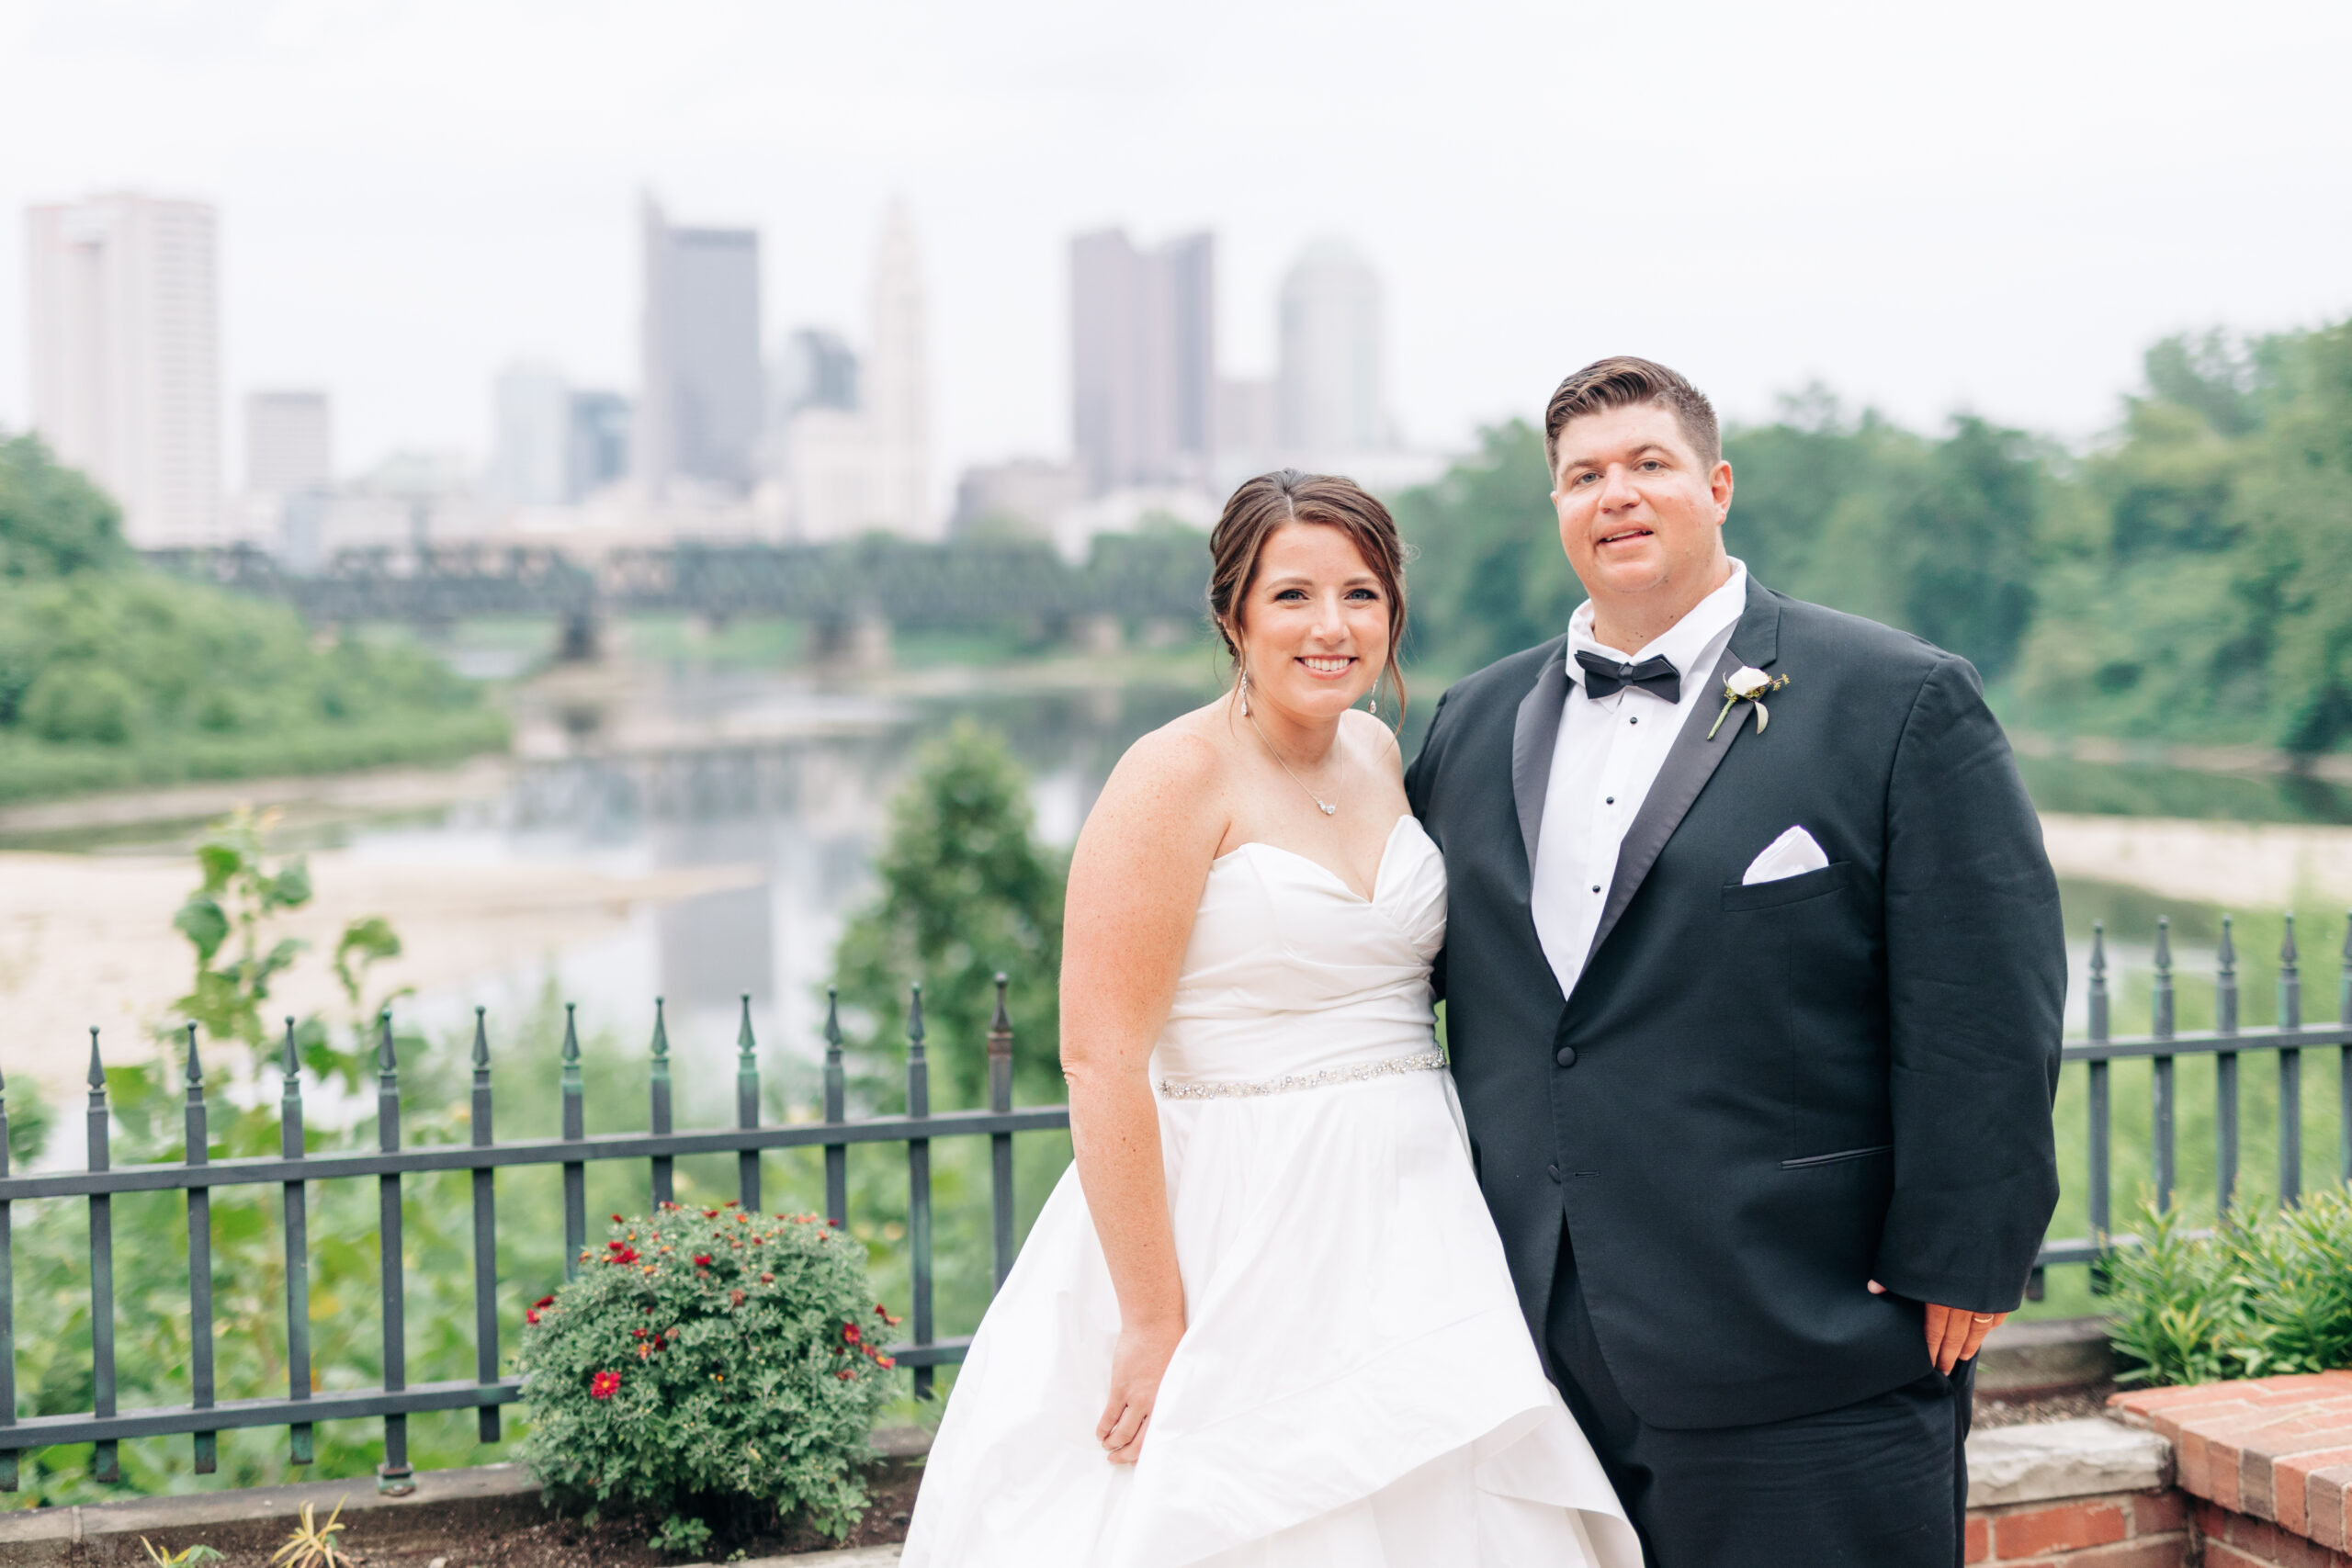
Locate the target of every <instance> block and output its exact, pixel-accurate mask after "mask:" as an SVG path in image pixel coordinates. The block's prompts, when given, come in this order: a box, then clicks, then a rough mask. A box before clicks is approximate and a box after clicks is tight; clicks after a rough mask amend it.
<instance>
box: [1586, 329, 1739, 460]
mask: <svg viewBox="0 0 2352 1568" xmlns="http://www.w3.org/2000/svg"><path fill="white" fill-rule="evenodd" d="M1644 403H1655V404H1657V406H1658V407H1660V408H1666V409H1672V410H1673V411H1674V419H1675V423H1678V424H1679V425H1681V426H1682V438H1683V439H1684V440H1685V441H1688V442H1690V443H1691V451H1693V452H1695V453H1697V454H1698V457H1699V461H1700V464H1701V465H1702V467H1704V468H1711V469H1712V468H1713V467H1714V466H1715V465H1716V464H1717V463H1720V462H1722V461H1723V457H1724V441H1723V432H1722V430H1721V429H1720V428H1719V427H1718V426H1717V425H1716V423H1715V406H1714V404H1713V403H1711V402H1709V401H1708V400H1707V394H1706V393H1704V392H1702V391H1701V390H1699V389H1698V388H1696V387H1694V386H1692V385H1691V383H1690V381H1689V380H1688V379H1686V378H1684V377H1682V376H1681V375H1679V374H1678V373H1677V372H1675V371H1672V370H1668V368H1667V367H1665V366H1663V365H1660V364H1658V363H1657V361H1656V360H1651V359H1636V358H1634V356H1633V355H1629V354H1620V355H1611V357H1609V358H1607V359H1596V360H1594V361H1593V362H1592V363H1591V364H1589V365H1588V366H1586V367H1584V368H1583V369H1581V370H1579V371H1577V372H1576V373H1575V374H1574V375H1572V376H1570V377H1569V378H1567V379H1566V380H1565V381H1563V382H1561V383H1560V385H1559V387H1558V389H1556V390H1555V391H1554V392H1553V394H1552V400H1551V402H1549V403H1548V404H1546V405H1545V406H1544V468H1545V470H1546V473H1547V476H1548V477H1549V478H1551V479H1555V480H1556V479H1558V478H1559V477H1560V432H1561V431H1563V430H1565V429H1566V428H1567V423H1568V421H1570V420H1572V419H1577V418H1581V417H1582V416H1583V415H1585V414H1589V413H1600V412H1604V411H1606V410H1609V409H1623V408H1634V407H1636V406H1638V405H1640V404H1644Z"/></svg>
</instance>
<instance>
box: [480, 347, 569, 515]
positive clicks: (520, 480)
mask: <svg viewBox="0 0 2352 1568" xmlns="http://www.w3.org/2000/svg"><path fill="white" fill-rule="evenodd" d="M491 403H492V424H493V426H494V436H495V438H494V439H493V441H492V445H491V451H492V457H491V489H492V492H493V493H494V494H495V495H496V496H497V498H498V499H499V500H501V501H504V502H513V503H515V504H516V505H521V506H558V505H560V504H562V503H563V502H565V501H567V500H569V499H571V497H570V494H569V491H570V489H571V486H570V483H569V479H570V474H569V469H570V467H571V384H570V383H569V382H568V381H566V380H565V379H564V376H563V372H562V371H560V370H558V369H555V368H554V367H551V366H546V365H532V364H516V365H509V366H508V367H506V368H505V369H503V370H502V371H500V372H499V373H498V381H497V384H496V386H495V387H494V388H493V389H492V394H491Z"/></svg>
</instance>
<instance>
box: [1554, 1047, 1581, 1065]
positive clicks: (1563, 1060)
mask: <svg viewBox="0 0 2352 1568" xmlns="http://www.w3.org/2000/svg"><path fill="white" fill-rule="evenodd" d="M1552 1060H1554V1061H1555V1062H1557V1063H1559V1064H1560V1066H1564V1067H1573V1066H1576V1065H1577V1048H1576V1047H1575V1046H1573V1045H1563V1046H1561V1047H1560V1049H1559V1050H1558V1051H1557V1052H1556V1053H1555V1054H1554V1055H1553V1057H1552Z"/></svg>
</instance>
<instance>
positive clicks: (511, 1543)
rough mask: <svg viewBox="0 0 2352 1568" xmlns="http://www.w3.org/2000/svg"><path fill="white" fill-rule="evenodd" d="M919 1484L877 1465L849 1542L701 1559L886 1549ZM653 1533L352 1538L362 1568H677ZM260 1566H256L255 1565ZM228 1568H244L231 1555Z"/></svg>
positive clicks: (732, 1550)
mask: <svg viewBox="0 0 2352 1568" xmlns="http://www.w3.org/2000/svg"><path fill="white" fill-rule="evenodd" d="M921 1481H922V1467H921V1466H920V1465H917V1464H912V1463H908V1462H906V1461H891V1462H889V1463H887V1464H884V1465H882V1466H879V1467H877V1468H876V1471H875V1472H873V1473H872V1474H871V1475H870V1476H869V1477H868V1479H867V1483H866V1485H867V1488H868V1490H869V1491H870V1492H871V1493H872V1495H873V1500H872V1502H871V1503H870V1504H868V1506H867V1507H866V1510H865V1518H864V1519H863V1520H861V1521H859V1524H858V1527H857V1529H854V1530H853V1531H851V1532H850V1536H849V1539H848V1540H840V1541H836V1540H833V1538H832V1537H831V1536H829V1535H825V1534H822V1533H821V1532H820V1531H817V1530H814V1529H809V1527H808V1526H806V1525H794V1526H787V1527H786V1528H785V1529H776V1528H775V1527H774V1526H773V1525H770V1526H769V1527H767V1528H765V1529H761V1528H758V1527H756V1526H752V1527H743V1528H739V1529H736V1530H734V1531H730V1532H729V1533H727V1534H725V1535H717V1536H714V1537H713V1538H712V1540H711V1543H710V1546H709V1548H708V1550H707V1552H706V1553H705V1556H706V1557H707V1559H708V1560H709V1561H710V1562H726V1561H727V1560H728V1559H729V1558H730V1557H734V1556H736V1555H737V1554H738V1553H741V1555H742V1556H745V1557H781V1556H784V1555H786V1553H789V1552H795V1551H832V1550H834V1549H836V1548H842V1549H846V1548H849V1547H856V1546H883V1545H887V1544H889V1543H891V1542H894V1541H900V1540H906V1539H907V1517H908V1516H909V1514H910V1513H911V1512H912V1510H913V1508H914V1506H915V1488H916V1486H917V1485H918V1484H919V1483H920V1482H921ZM650 1533H651V1532H650V1528H649V1527H648V1525H647V1524H646V1523H644V1522H643V1521H640V1520H637V1519H605V1520H601V1521H599V1522H598V1523H597V1524H596V1526H595V1527H594V1529H591V1528H589V1527H588V1526H586V1525H583V1524H582V1523H581V1522H580V1521H579V1520H578V1519H576V1518H562V1517H548V1518H546V1519H545V1520H544V1521H543V1522H541V1523H538V1524H535V1525H529V1526H526V1527H524V1528H521V1529H504V1530H497V1529H490V1530H484V1529H467V1528H464V1527H463V1526H454V1527H447V1526H438V1525H434V1526H428V1527H427V1528H425V1529H421V1530H403V1531H402V1532H401V1537H400V1539H399V1540H397V1541H395V1542H388V1543H386V1544H384V1545H383V1546H380V1547H378V1548H374V1549H371V1548H370V1547H369V1546H368V1541H367V1539H366V1538H365V1536H363V1535H360V1534H358V1533H357V1532H355V1533H354V1535H353V1539H352V1542H351V1544H352V1547H353V1549H354V1550H353V1551H352V1554H351V1560H352V1562H354V1563H356V1564H358V1565H359V1568H430V1565H431V1564H432V1563H433V1562H435V1560H436V1559H437V1560H438V1561H439V1562H441V1563H442V1568H678V1562H679V1560H678V1559H677V1558H674V1557H667V1556H664V1555H663V1554H662V1553H661V1552H659V1551H655V1550H654V1549H653V1548H652V1547H651V1546H650V1545H649V1544H648V1543H647V1538H648V1536H649V1535H650ZM258 1561H261V1560H259V1559H256V1562H258ZM229 1568H242V1563H241V1560H240V1559H238V1558H236V1557H234V1556H232V1558H231V1559H230V1564H229Z"/></svg>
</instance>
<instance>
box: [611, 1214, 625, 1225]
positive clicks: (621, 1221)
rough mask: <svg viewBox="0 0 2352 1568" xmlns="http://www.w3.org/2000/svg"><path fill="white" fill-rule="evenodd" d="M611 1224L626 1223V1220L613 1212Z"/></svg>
mask: <svg viewBox="0 0 2352 1568" xmlns="http://www.w3.org/2000/svg"><path fill="white" fill-rule="evenodd" d="M613 1224H616V1225H625V1224H628V1221H627V1220H625V1219H622V1218H621V1217H620V1216H619V1215H618V1214H615V1215H614V1216H613Z"/></svg>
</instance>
